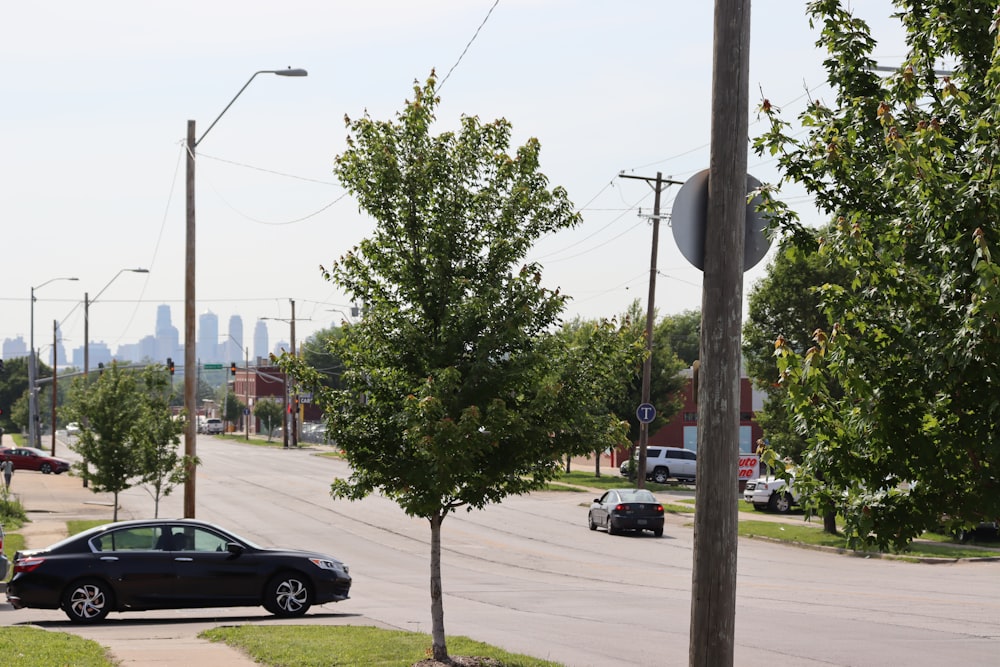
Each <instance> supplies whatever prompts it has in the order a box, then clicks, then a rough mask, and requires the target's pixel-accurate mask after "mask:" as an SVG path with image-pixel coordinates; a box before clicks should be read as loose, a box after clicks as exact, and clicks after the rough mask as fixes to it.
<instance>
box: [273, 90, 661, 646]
mask: <svg viewBox="0 0 1000 667" xmlns="http://www.w3.org/2000/svg"><path fill="white" fill-rule="evenodd" d="M435 85H436V79H435V76H434V75H433V74H432V75H431V76H430V78H429V79H428V80H427V82H426V83H425V84H424V85H423V86H420V85H415V86H414V98H413V100H412V101H408V102H407V103H406V105H405V108H404V109H403V111H401V112H400V113H398V114H397V116H396V119H395V122H393V121H377V120H373V119H372V118H370V117H369V116H368V115H367V114H366V115H365V116H364V117H363V118H361V119H358V120H354V121H351V120H348V130H349V137H348V148H347V150H346V152H345V153H343V154H342V155H340V156H339V157H338V158H337V159H336V163H335V171H336V173H337V176H338V177H339V178H340V180H341V182H342V183H343V184H344V185H345V187H346V188H347V189H348V190H349V191H350V192H351V193H352V194H353V195H354V196H355V197H357V199H358V201H359V202H360V205H361V207H362V208H363V209H364V210H365V211H367V212H368V213H369V214H370V215H371V216H372V217H373V218H374V219H375V221H376V227H375V230H374V232H373V235H372V236H371V237H370V238H367V239H365V240H364V241H362V242H361V244H360V246H358V247H357V248H355V249H354V250H352V251H351V252H349V253H348V254H347V255H345V256H344V257H342V258H341V259H340V260H339V261H337V262H336V263H335V264H334V265H333V266H332V267H331V268H330V270H329V272H328V273H327V276H328V277H329V278H331V279H332V280H333V281H334V282H335V283H336V284H337V285H338V286H339V287H341V288H342V289H344V290H345V291H346V292H347V293H348V294H349V296H350V297H351V298H352V300H353V301H355V302H360V303H364V304H365V305H366V312H365V317H364V318H363V319H362V320H361V321H360V322H358V323H357V324H355V325H352V326H350V327H347V328H346V329H345V331H344V336H343V338H341V339H339V340H336V341H334V342H333V348H334V352H335V353H336V354H337V356H339V358H340V359H341V360H342V361H343V364H344V372H343V375H342V376H341V379H342V381H343V382H344V386H345V389H344V390H337V389H331V388H328V387H324V386H323V385H322V384H321V382H320V377H319V375H318V373H316V372H315V371H314V370H312V369H310V368H309V367H308V366H306V365H305V364H304V363H302V362H301V361H300V360H299V361H296V360H292V359H289V358H288V357H287V356H286V357H285V358H284V361H283V363H284V365H285V366H286V368H291V369H293V372H294V374H295V375H296V377H297V378H298V379H299V380H300V381H301V382H304V383H305V384H307V385H310V386H312V387H314V392H315V393H314V400H318V401H319V402H320V404H321V405H322V406H323V407H325V408H326V414H327V415H328V427H329V432H330V433H331V434H333V436H334V437H335V438H336V441H337V443H338V445H339V446H340V447H342V448H343V450H344V453H345V456H346V457H347V459H348V461H349V462H350V464H351V469H352V472H351V475H350V477H349V478H348V479H339V480H336V481H335V483H334V484H333V488H332V491H333V494H334V496H335V497H346V498H360V497H363V496H365V495H367V494H369V493H371V492H373V491H375V490H376V489H379V490H381V491H382V492H383V493H385V494H386V495H387V496H389V497H390V498H392V499H393V500H395V501H396V502H397V503H398V504H399V505H400V507H401V508H402V509H403V510H404V511H405V512H406V513H407V514H410V515H413V516H419V517H423V518H425V519H426V520H427V521H428V524H429V526H430V542H431V553H430V565H431V567H430V570H431V575H430V592H431V620H432V639H433V657H434V658H435V659H436V660H441V661H445V662H448V661H449V657H448V651H447V645H446V641H445V630H444V605H443V588H442V581H441V527H442V522H443V521H444V519H445V518H446V517H447V516H448V515H449V514H450V513H451V512H454V511H455V510H456V509H457V508H460V507H465V508H467V509H474V508H481V507H483V506H485V505H486V504H488V503H492V502H498V501H500V500H501V499H503V498H504V497H505V496H508V495H511V494H521V493H526V492H528V491H530V490H532V489H537V488H540V487H541V486H542V485H543V484H544V483H545V482H546V481H548V480H551V479H553V478H554V477H555V476H556V475H557V474H558V473H559V466H560V464H559V459H560V457H562V456H564V455H566V454H568V453H573V452H577V453H586V452H589V451H593V449H594V448H595V447H598V448H602V449H603V448H604V447H606V446H612V445H618V444H620V443H622V442H624V436H625V429H624V424H623V423H622V422H621V421H619V420H618V419H616V418H615V417H614V416H613V415H609V414H606V413H602V412H601V410H600V407H601V406H602V402H603V400H604V396H605V395H606V394H607V393H608V390H609V389H613V388H614V386H615V383H616V382H617V376H618V375H619V374H620V373H619V371H620V366H621V365H622V364H625V365H630V363H634V359H635V356H634V355H638V354H639V353H641V349H640V348H638V347H636V346H634V344H633V343H632V342H631V341H629V340H628V338H627V337H626V336H623V335H622V334H621V333H620V332H619V331H618V330H617V329H616V328H614V327H613V326H611V325H609V324H607V323H605V324H602V325H600V326H598V327H597V328H596V330H595V331H593V332H592V334H591V335H590V336H588V337H587V339H586V340H585V341H581V342H580V343H579V344H577V345H574V344H568V343H567V342H566V340H565V339H564V338H562V337H559V336H555V335H553V334H552V333H551V332H552V331H553V329H554V328H555V327H556V326H557V325H558V322H559V314H560V312H561V311H562V310H563V308H564V305H565V301H566V297H565V296H563V295H561V294H559V292H558V290H556V291H553V290H550V289H547V288H545V287H543V286H542V282H541V267H539V266H538V265H536V264H534V263H530V262H528V263H525V259H524V258H525V255H526V254H527V252H528V251H529V249H530V247H531V245H532V244H533V243H534V242H535V241H536V240H537V239H538V238H539V237H540V236H542V235H544V234H549V233H554V232H556V231H558V230H560V229H565V228H568V227H571V226H573V225H574V224H576V223H577V222H578V220H579V218H578V216H577V215H576V214H575V213H574V212H573V207H572V204H571V203H570V201H569V199H568V197H567V196H566V192H565V191H564V190H563V189H562V188H559V187H555V188H552V189H550V188H549V187H548V181H547V179H546V178H545V176H544V175H543V174H542V173H540V171H539V150H540V149H539V143H538V141H537V140H535V139H529V140H528V141H527V142H526V143H525V145H523V146H521V147H520V148H518V149H517V150H516V151H515V152H514V153H513V154H509V153H508V148H509V145H510V135H511V125H510V123H508V122H507V121H505V120H497V121H493V122H490V123H485V124H484V123H481V122H480V121H479V119H478V118H476V117H470V116H464V117H462V119H461V121H460V126H459V129H458V130H457V131H455V132H443V133H441V134H438V135H433V134H431V129H432V125H433V123H434V120H435V109H436V107H437V105H438V102H439V100H438V98H437V96H436V95H435Z"/></svg>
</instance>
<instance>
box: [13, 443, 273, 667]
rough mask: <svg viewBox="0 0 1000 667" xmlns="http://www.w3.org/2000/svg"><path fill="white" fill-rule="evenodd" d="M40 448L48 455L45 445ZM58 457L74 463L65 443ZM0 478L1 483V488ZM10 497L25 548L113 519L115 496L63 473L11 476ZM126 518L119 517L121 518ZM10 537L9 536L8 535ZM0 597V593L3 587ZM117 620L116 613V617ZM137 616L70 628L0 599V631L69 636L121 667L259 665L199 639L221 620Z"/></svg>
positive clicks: (59, 618)
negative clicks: (19, 513)
mask: <svg viewBox="0 0 1000 667" xmlns="http://www.w3.org/2000/svg"><path fill="white" fill-rule="evenodd" d="M13 444H14V442H13V439H12V438H10V436H7V435H4V436H3V445H4V446H12V445H13ZM43 445H45V446H44V447H43V448H44V449H45V450H46V451H49V447H48V442H47V441H45V442H43ZM56 456H58V457H60V458H65V459H68V460H70V461H73V460H76V456H75V454H74V453H73V452H72V451H70V450H69V448H68V447H67V446H66V444H65V442H64V441H63V442H58V440H57V448H56ZM2 483H3V482H2V479H0V484H2ZM10 493H11V494H12V495H13V496H14V497H15V498H17V499H18V500H19V501H20V502H21V505H22V506H23V507H24V509H25V511H26V513H27V515H28V523H25V524H24V525H23V526H22V527H21V528H20V529H18V530H17V531H16V532H17V533H19V534H21V535H22V536H24V541H25V548H27V549H38V548H42V547H46V546H48V545H50V544H52V543H54V542H57V541H58V540H61V539H62V538H64V537H66V535H67V531H66V522H67V521H70V520H73V519H85V520H106V521H108V522H109V523H110V522H111V521H112V519H113V517H114V503H113V500H114V496H113V495H112V494H101V493H94V492H93V490H92V489H90V488H85V487H84V486H83V483H82V480H81V478H80V477H76V476H72V475H69V474H68V473H63V474H61V475H43V474H42V473H40V472H34V471H29V470H22V471H15V472H14V475H13V477H12V478H11V484H10ZM124 518H128V517H122V516H119V519H124ZM7 532H8V533H9V532H13V531H10V530H8V531H7ZM0 586H2V589H0V592H4V591H5V589H6V586H5V585H0ZM115 616H116V617H118V618H121V617H119V616H118V615H117V614H116V615H115ZM142 616H143V614H142V613H141V612H140V613H138V614H136V615H134V616H132V617H129V616H125V617H124V618H123V619H122V621H117V620H116V621H114V622H108V623H103V624H99V625H96V626H77V625H70V624H69V620H68V619H67V618H66V617H65V615H63V613H62V612H61V611H50V610H34V609H20V610H16V609H14V608H13V607H11V606H10V605H9V604H7V600H6V596H5V595H0V627H2V626H9V625H22V624H30V625H37V626H40V627H43V628H45V629H48V630H55V631H63V632H70V633H73V634H76V635H79V636H81V637H85V638H87V639H91V640H93V641H95V642H97V643H98V644H101V645H102V646H104V647H105V648H107V649H108V651H109V652H110V653H111V655H112V658H113V660H115V661H117V664H118V665H121V666H123V667H140V666H148V665H184V666H185V667H253V666H254V665H258V663H257V662H255V661H253V660H251V659H250V658H249V657H247V656H245V655H244V654H243V653H241V652H239V651H237V650H235V649H232V648H229V647H228V646H226V645H225V644H216V643H212V642H209V641H206V640H204V639H199V638H198V637H197V634H198V633H199V632H201V631H202V630H203V629H205V628H206V627H213V626H218V625H232V624H234V623H233V622H232V621H229V622H227V620H226V619H221V620H220V621H219V622H216V623H212V622H204V623H203V622H192V623H168V622H163V623H156V624H150V623H149V622H148V620H146V619H142V620H141V621H140V622H139V623H135V622H130V619H141V617H142Z"/></svg>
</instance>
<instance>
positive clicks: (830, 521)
mask: <svg viewBox="0 0 1000 667" xmlns="http://www.w3.org/2000/svg"><path fill="white" fill-rule="evenodd" d="M823 532H824V533H830V534H831V535H836V534H837V512H836V511H835V510H832V509H831V510H827V511H825V512H823Z"/></svg>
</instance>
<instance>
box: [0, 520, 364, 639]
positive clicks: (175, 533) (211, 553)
mask: <svg viewBox="0 0 1000 667" xmlns="http://www.w3.org/2000/svg"><path fill="white" fill-rule="evenodd" d="M350 589H351V576H350V574H349V572H348V568H347V566H346V565H344V564H343V563H342V562H340V561H339V560H337V559H336V558H333V557H331V556H325V555H323V554H318V553H313V552H310V551H296V550H291V549H268V548H264V547H260V546H257V545H256V544H254V543H253V542H251V541H249V540H246V539H244V538H242V537H238V536H236V535H234V534H232V533H230V532H228V531H225V530H223V529H222V528H219V527H218V526H215V525H212V524H210V523H205V522H204V521H195V520H192V519H177V520H169V521H168V520H161V519H156V520H148V521H122V522H119V523H112V524H107V525H104V526H98V527H96V528H92V529H90V530H87V531H84V532H82V533H78V534H76V535H73V536H72V537H68V538H66V539H64V540H62V541H61V542H57V543H55V544H53V545H52V546H49V547H46V548H44V549H35V550H30V551H27V550H26V551H19V552H18V553H17V554H16V555H15V557H14V576H13V578H12V579H11V580H10V581H9V582H8V583H7V601H8V602H9V603H10V604H11V605H12V606H13V607H14V608H15V609H22V608H25V607H33V608H39V609H62V610H63V611H64V612H66V615H67V616H69V618H70V620H71V621H73V622H76V623H96V622H98V621H101V620H103V619H104V618H105V617H106V616H107V615H108V612H111V611H144V610H149V609H179V608H187V607H236V606H243V607H253V606H258V605H262V606H263V607H264V608H265V609H267V610H268V611H269V612H271V613H272V614H274V615H276V616H282V617H295V616H301V615H303V614H305V613H306V611H308V610H309V607H310V606H312V605H313V604H325V603H327V602H339V601H340V600H346V599H347V598H348V593H349V592H350Z"/></svg>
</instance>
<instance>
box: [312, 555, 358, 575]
mask: <svg viewBox="0 0 1000 667" xmlns="http://www.w3.org/2000/svg"><path fill="white" fill-rule="evenodd" d="M309 562H310V563H312V564H313V565H315V566H316V567H318V568H319V569H321V570H332V571H333V572H343V573H344V574H348V573H349V572H350V571H351V570H350V568H348V567H347V566H346V565H344V564H343V563H341V562H340V561H336V560H330V559H329V558H310V559H309Z"/></svg>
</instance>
